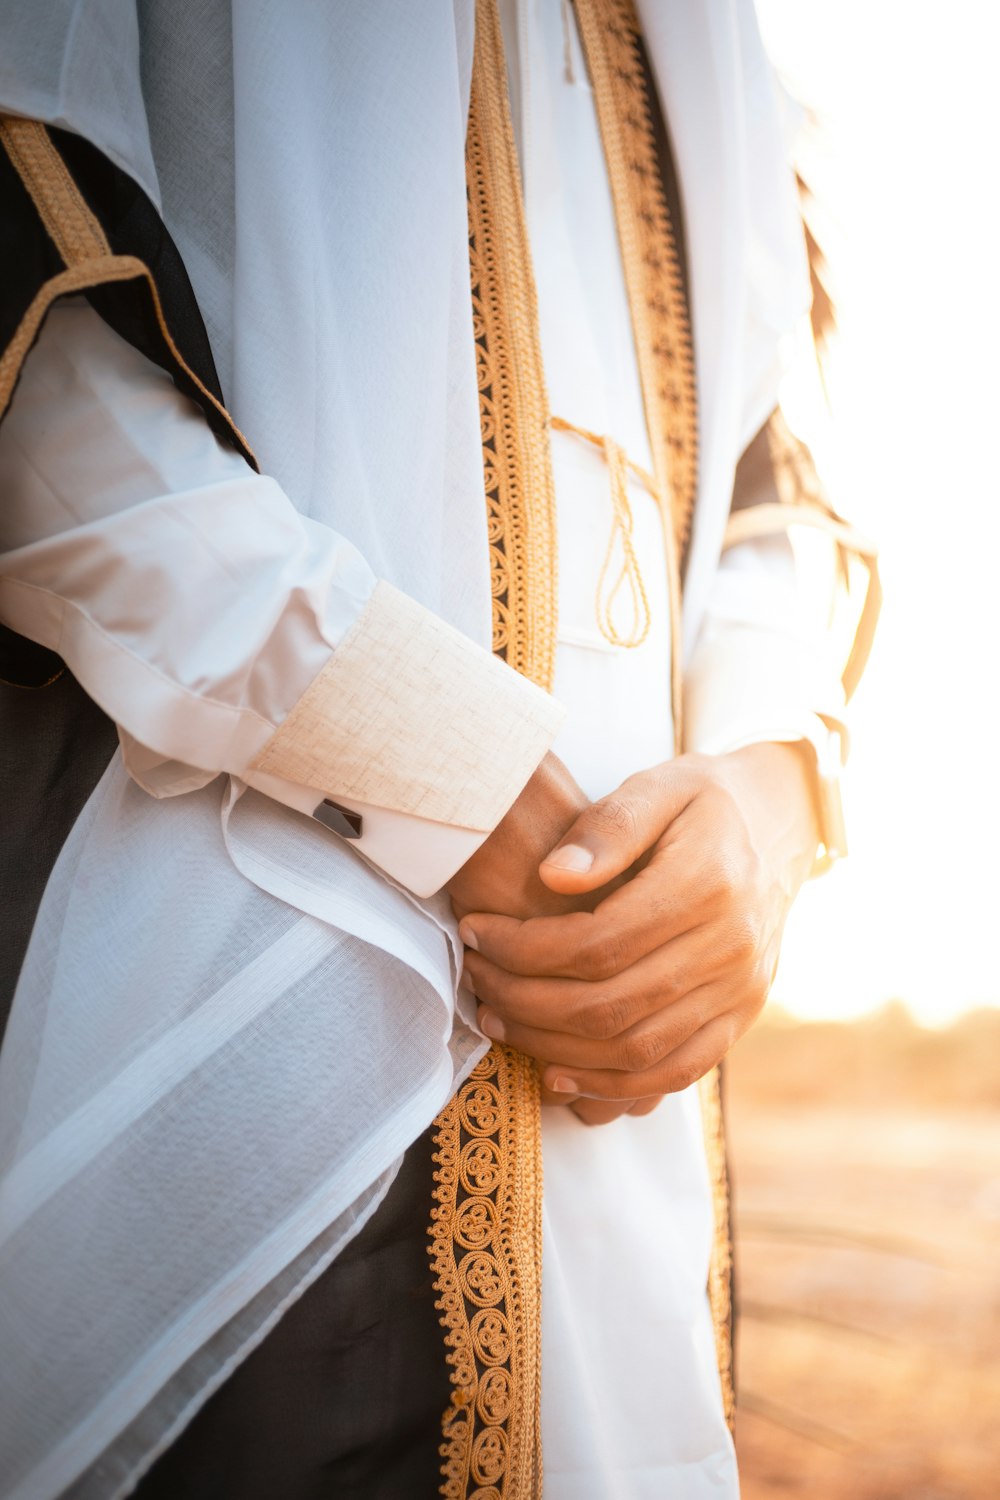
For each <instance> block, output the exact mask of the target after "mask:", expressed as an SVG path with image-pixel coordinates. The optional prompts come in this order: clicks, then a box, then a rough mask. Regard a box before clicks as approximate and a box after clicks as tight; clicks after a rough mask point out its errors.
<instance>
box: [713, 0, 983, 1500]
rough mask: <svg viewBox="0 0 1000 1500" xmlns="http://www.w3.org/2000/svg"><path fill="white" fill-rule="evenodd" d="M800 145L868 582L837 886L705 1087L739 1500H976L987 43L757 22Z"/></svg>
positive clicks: (831, 439) (938, 28)
mask: <svg viewBox="0 0 1000 1500" xmlns="http://www.w3.org/2000/svg"><path fill="white" fill-rule="evenodd" d="M757 4H758V11H759V14H760V19H761V24H762V27H763V30H764V34H765V39H766V41H767V44H768V49H769V51H770V53H771V55H772V57H773V58H774V60H775V62H776V64H777V66H778V69H779V72H780V73H781V76H782V78H783V80H784V81H785V83H786V85H787V87H788V88H789V90H790V91H791V92H792V94H793V95H794V96H795V97H796V98H797V99H799V100H800V101H802V102H803V103H804V104H805V105H806V106H807V107H808V109H809V110H810V111H811V112H812V113H813V114H814V115H815V117H816V121H817V128H814V129H811V130H809V131H808V133H807V141H806V144H805V146H804V150H803V160H802V166H803V168H804V171H805V175H806V177H807V180H808V182H809V184H810V186H811V188H812V189H813V192H814V194H815V204H814V214H815V228H816V230H817V232H818V234H819V237H820V239H821V243H822V244H823V246H824V249H825V250H826V252H827V255H828V259H829V261H830V268H831V274H832V282H833V290H834V293H835V297H836V300H837V303H838V306H839V313H840V333H839V336H838V339H837V342H836V345H835V347H834V349H833V352H832V358H831V362H830V366H829V370H828V378H827V384H828V391H829V397H830V403H831V407H832V414H833V419H834V420H833V423H832V424H831V423H830V422H829V420H828V419H827V418H826V417H825V416H824V414H823V411H822V409H821V403H819V402H818V401H817V399H816V392H815V389H814V388H813V387H812V386H810V385H809V383H808V382H807V383H805V384H803V385H802V386H801V387H800V388H798V389H791V390H789V391H788V392H787V393H786V400H787V404H788V406H789V408H790V411H791V413H792V415H793V417H794V418H795V419H796V422H797V426H798V427H799V429H800V430H801V431H802V433H803V435H804V436H805V437H807V439H808V440H809V441H811V443H812V444H813V446H814V449H815V450H816V452H817V457H818V458H819V460H820V463H821V468H822V470H823V472H824V473H825V474H826V475H827V476H828V477H829V480H830V483H831V489H832V491H833V499H834V502H835V503H836V504H837V506H838V508H839V509H840V510H841V511H842V512H843V513H845V514H846V515H847V516H849V517H850V518H851V519H852V520H853V521H854V522H856V524H857V525H858V526H859V527H860V528H861V529H862V530H864V531H866V532H868V533H870V534H872V535H874V536H875V537H876V538H877V540H878V541H879V543H880V546H881V551H882V564H881V568H882V578H883V584H884V589H885V605H884V609H883V616H882V624H881V628H880V633H879V638H878V641H877V643H876V648H875V652H874V654H873V657H872V661H871V664H870V666H869V670H868V673H867V675H866V677H865V679H864V681H863V683H862V685H861V687H860V689H859V690H858V693H857V696H856V699H855V703H854V711H853V713H852V733H853V747H854V748H853V756H852V761H851V764H850V766H849V768H848V771H847V775H846V785H845V805H846V812H847V819H848V832H849V837H850V844H851V858H850V860H848V861H847V862H846V863H844V864H842V865H840V866H838V867H836V868H835V869H834V870H833V871H832V872H831V873H830V874H828V875H827V876H825V877H823V878H822V879H821V880H819V881H816V882H814V883H813V884H812V885H811V886H810V887H808V888H807V889H806V891H805V892H804V893H803V895H802V897H801V898H800V902H799V906H798V909H797V911H796V912H795V914H794V916H793V919H792V922H791V923H790V925H789V930H788V933H787V936H786V942H785V951H784V956H783V959H782V966H781V970H780V973H779V976H778V980H777V984H776V987H775V991H774V997H773V1000H772V1003H771V1007H770V1010H769V1013H768V1014H767V1015H766V1016H765V1018H764V1019H763V1021H762V1022H761V1023H760V1024H759V1025H758V1027H757V1028H755V1030H754V1031H752V1032H751V1033H750V1035H749V1036H748V1037H747V1038H746V1039H745V1040H744V1041H743V1043H742V1044H741V1045H740V1047H739V1048H738V1049H737V1051H736V1053H735V1054H734V1056H733V1059H732V1063H731V1066H730V1070H729V1080H728V1093H729V1100H728V1104H729V1119H730V1144H731V1150H732V1156H733V1174H734V1190H735V1205H736V1222H737V1230H738V1294H739V1300H740V1304H741V1309H742V1319H741V1324H740V1331H739V1348H738V1362H739V1374H740V1382H741V1406H740V1416H739V1422H738V1432H737V1439H738V1445H739V1447H740V1449H741V1454H742V1463H743V1472H744V1494H745V1500H764V1497H779V1496H788V1497H797V1496H809V1497H811V1500H841V1497H843V1500H847V1497H848V1496H850V1497H851V1500H902V1497H906V1500H995V1497H996V1496H998V1495H1000V963H998V941H997V939H998V932H1000V918H998V913H1000V879H998V875H997V843H998V834H1000V792H998V781H997V772H996V761H997V747H998V743H1000V733H998V731H1000V671H998V667H997V656H998V652H1000V630H998V627H997V617H998V600H1000V477H998V475H1000V468H998V463H997V454H996V448H997V443H998V438H1000V415H998V414H1000V374H998V365H997V360H998V349H1000V294H998V288H1000V254H998V247H1000V192H998V186H997V184H998V182H1000V173H998V170H997V165H996V157H997V147H998V145H1000V88H998V84H997V77H996V74H997V70H998V65H1000V46H998V43H1000V11H998V9H997V8H996V7H994V6H992V5H985V4H983V3H981V0H952V3H951V4H950V5H949V6H948V7H944V6H941V5H933V6H932V5H931V4H928V3H920V0H911V3H903V0H837V3H836V4H834V3H833V0H757Z"/></svg>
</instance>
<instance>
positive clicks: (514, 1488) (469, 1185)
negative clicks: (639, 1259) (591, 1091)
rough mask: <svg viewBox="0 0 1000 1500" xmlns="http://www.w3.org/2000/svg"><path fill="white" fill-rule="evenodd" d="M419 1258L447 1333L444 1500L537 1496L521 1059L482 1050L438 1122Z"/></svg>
mask: <svg viewBox="0 0 1000 1500" xmlns="http://www.w3.org/2000/svg"><path fill="white" fill-rule="evenodd" d="M435 1143H436V1145H437V1148H438V1149H437V1151H436V1152H435V1155H434V1160H435V1162H436V1163H437V1171H436V1172H435V1173H434V1180H435V1182H436V1184H437V1187H436V1189H435V1193H434V1197H435V1199H436V1206H435V1207H434V1209H433V1210H432V1213H431V1228H430V1234H431V1244H430V1247H429V1248H430V1254H431V1257H432V1264H433V1267H434V1271H435V1275H436V1280H435V1286H436V1288H437V1290H438V1293H439V1300H438V1302H437V1303H436V1304H435V1305H436V1306H437V1308H438V1309H439V1311H440V1313H441V1321H442V1324H443V1325H444V1327H445V1328H446V1329H447V1333H446V1337H445V1344H446V1346H447V1348H448V1351H449V1352H448V1356H447V1358H448V1362H449V1364H451V1366H452V1376H451V1378H452V1383H453V1385H454V1390H453V1392H452V1398H451V1406H450V1408H449V1409H448V1411H447V1412H446V1413H445V1417H444V1443H443V1445H442V1448H441V1454H442V1457H443V1459H444V1464H443V1467H442V1473H443V1475H444V1483H443V1484H442V1486H441V1494H442V1495H444V1496H445V1497H447V1500H531V1497H534V1496H537V1495H538V1494H540V1492H541V1445H540V1441H539V1413H538V1395H539V1389H540V1387H539V1337H538V1321H537V1319H538V1309H539V1293H540V1281H541V1256H540V1250H539V1247H540V1242H541V1181H540V1178H539V1167H540V1150H541V1141H540V1135H539V1111H538V1082H537V1077H536V1074H535V1070H534V1067H533V1066H532V1064H531V1063H530V1062H529V1061H528V1059H527V1058H524V1057H522V1056H520V1054H518V1053H516V1052H512V1051H511V1050H510V1049H509V1048H507V1047H493V1048H492V1049H491V1051H489V1052H488V1053H487V1054H486V1056H485V1057H484V1058H483V1059H482V1061H481V1062H480V1063H479V1064H478V1065H477V1067H476V1068H475V1069H474V1070H473V1072H472V1075H471V1077H470V1078H469V1079H468V1081H467V1082H466V1083H465V1084H464V1085H463V1087H462V1088H461V1089H460V1090H459V1092H458V1094H457V1096H456V1098H455V1099H454V1100H453V1101H452V1103H451V1104H450V1105H449V1107H448V1109H447V1110H446V1111H445V1112H444V1114H443V1115H441V1116H440V1117H439V1119H438V1130H437V1134H436V1137H435Z"/></svg>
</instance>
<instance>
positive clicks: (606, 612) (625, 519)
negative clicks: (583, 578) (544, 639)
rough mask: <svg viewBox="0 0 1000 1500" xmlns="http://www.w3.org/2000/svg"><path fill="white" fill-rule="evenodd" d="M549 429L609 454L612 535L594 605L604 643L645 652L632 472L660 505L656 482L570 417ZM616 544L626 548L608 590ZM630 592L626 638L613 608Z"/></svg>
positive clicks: (647, 617) (646, 614)
mask: <svg viewBox="0 0 1000 1500" xmlns="http://www.w3.org/2000/svg"><path fill="white" fill-rule="evenodd" d="M549 426H550V427H551V428H552V429H553V431H555V432H572V433H573V434H574V435H575V436H576V437H579V438H583V439H584V441H585V442H588V443H592V444H593V445H594V447H595V448H600V450H601V451H602V453H603V454H604V459H605V462H606V463H607V466H608V478H609V480H610V490H611V532H610V534H609V536H608V545H607V547H606V549H605V552H604V561H603V562H602V563H601V572H600V576H599V578H598V580H597V597H596V599H595V601H594V605H595V610H596V613H597V624H598V627H599V629H600V632H601V634H602V635H603V636H604V639H605V640H606V641H610V642H611V644H612V646H623V647H625V648H626V649H627V650H631V649H633V648H634V647H636V646H641V645H642V643H643V641H644V640H645V639H646V637H647V636H648V635H649V631H650V626H651V624H652V614H651V612H650V608H649V597H648V595H647V593H646V585H645V582H644V580H643V576H642V570H641V568H640V567H639V559H638V557H637V556H636V551H635V547H634V545H633V543H632V529H633V525H634V522H633V517H632V507H631V505H630V504H629V498H628V473H629V470H630V469H631V471H632V473H633V474H634V475H635V477H636V478H637V479H638V480H639V482H640V483H641V484H643V485H644V486H645V488H646V489H647V490H648V491H649V493H650V495H652V497H653V499H654V500H655V501H656V503H657V505H659V504H660V495H659V491H658V490H657V487H656V480H655V479H654V478H653V476H652V474H650V473H649V472H648V470H646V469H644V468H643V467H642V465H641V464H637V463H634V462H633V461H632V459H630V458H629V456H628V454H627V453H626V452H625V449H624V448H623V447H622V446H621V444H620V443H616V442H615V440H614V438H611V437H608V436H607V435H606V434H605V435H601V434H598V433H596V432H591V431H590V429H589V428H587V427H578V426H577V425H576V423H575V422H567V421H566V419H565V417H550V418H549ZM616 544H617V545H618V546H620V548H621V564H620V566H619V569H618V575H617V577H616V578H615V580H614V582H613V583H612V584H611V586H610V588H608V581H609V579H610V577H611V574H612V565H613V563H614V558H615V549H616ZM626 586H627V589H628V597H629V600H630V603H631V606H632V623H631V629H630V630H629V631H627V632H626V633H625V634H624V635H623V634H622V632H621V631H620V630H619V629H618V626H617V625H616V624H615V621H614V608H615V601H616V600H617V598H618V595H619V593H620V592H621V590H622V588H623V587H626Z"/></svg>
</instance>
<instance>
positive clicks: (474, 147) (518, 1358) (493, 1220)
mask: <svg viewBox="0 0 1000 1500" xmlns="http://www.w3.org/2000/svg"><path fill="white" fill-rule="evenodd" d="M466 170H467V179H468V192H469V253H470V267H471V275H472V310H473V321H474V330H475V341H476V360H477V365H478V377H479V410H480V419H481V423H482V438H483V466H484V474H485V486H486V501H487V506H488V529H489V544H490V571H491V578H492V590H493V649H494V651H495V652H496V653H497V655H498V656H501V657H502V658H503V659H504V660H505V661H507V662H509V663H510V665H511V666H512V667H515V668H516V669H517V670H518V671H519V672H522V673H523V674H524V675H525V676H527V677H530V678H531V679H532V680H533V681H534V682H536V683H538V684H539V686H541V687H544V688H551V686H552V677H553V670H554V666H555V646H556V526H555V492H554V489H553V484H552V471H551V461H550V456H549V434H548V417H549V410H548V399H547V396H546V392H545V379H544V374H543V370H542V360H541V344H540V340H539V335H538V309H537V302H536V298H535V286H534V280H533V277H532V271H531V260H530V255H529V249H528V234H527V227H526V225H525V220H524V208H523V203H522V199H521V186H520V180H519V175H518V165H517V155H516V148H515V144H514V133H513V130H512V128H511V122H510V112H509V107H508V102H507V78H506V70H505V67H504V60H503V43H502V40H501V35H500V23H499V17H498V15H497V9H496V3H495V0H477V7H476V50H475V60H474V65H473V74H472V97H471V102H470V109H469V129H468V137H467V145H466ZM434 1131H435V1134H434V1141H435V1146H436V1151H435V1155H434V1160H435V1162H436V1164H437V1170H436V1171H435V1173H434V1180H435V1184H436V1186H435V1190H434V1199H435V1207H434V1208H433V1210H432V1217H431V1226H430V1246H429V1249H430V1254H431V1258H432V1265H433V1269H434V1273H435V1282H434V1285H435V1288H436V1290H437V1292H438V1301H437V1303H436V1306H437V1308H438V1310H439V1312H440V1313H441V1323H442V1326H443V1327H444V1328H445V1330H446V1333H445V1343H446V1346H447V1349H448V1356H447V1357H448V1362H449V1363H450V1365H451V1366H452V1373H451V1379H452V1384H453V1386H454V1390H453V1392H452V1399H451V1405H450V1407H449V1408H448V1410H447V1411H446V1412H445V1414H444V1419H443V1436H444V1442H443V1444H442V1447H441V1456H442V1459H443V1463H442V1469H441V1472H442V1475H443V1481H444V1482H443V1484H442V1485H441V1494H442V1495H444V1496H446V1497H448V1500H538V1497H539V1496H540V1495H541V1489H542V1459H541V1432H540V1416H539V1396H540V1389H541V1387H540V1369H539V1366H540V1352H541V1273H542V1156H541V1120H540V1100H539V1090H538V1076H537V1073H536V1071H535V1066H534V1064H533V1063H532V1062H530V1061H529V1060H528V1059H527V1058H524V1057H522V1056H520V1055H519V1054H518V1053H516V1052H512V1051H511V1050H510V1049H509V1048H506V1047H500V1046H494V1047H493V1048H492V1049H491V1051H490V1052H489V1053H488V1054H487V1056H486V1057H484V1058H483V1060H482V1062H480V1063H479V1065H478V1067H476V1068H475V1069H474V1071H473V1073H472V1076H471V1077H470V1078H469V1080H468V1081H467V1082H466V1083H465V1084H464V1085H463V1086H462V1088H460V1089H459V1091H458V1094H457V1095H456V1096H455V1098H454V1099H453V1100H452V1101H451V1103H450V1104H449V1105H448V1106H447V1108H446V1109H445V1110H444V1111H443V1113H442V1114H440V1115H439V1116H438V1118H437V1120H436V1121H435V1122H434Z"/></svg>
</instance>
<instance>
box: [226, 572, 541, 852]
mask: <svg viewBox="0 0 1000 1500" xmlns="http://www.w3.org/2000/svg"><path fill="white" fill-rule="evenodd" d="M562 718H563V711H562V709H561V707H560V706H559V705H558V704H557V703H556V702H555V700H554V699H552V698H550V697H549V696H548V695H547V694H546V693H544V692H542V690H541V689H540V688H537V687H536V686H535V685H534V684H533V683H531V682H529V681H527V679H526V678H524V677H521V676H519V675H518V674H517V673H516V672H514V671H513V670H512V669H511V668H510V667H508V666H506V665H505V664H504V663H503V662H501V661H499V660H498V659H497V658H496V657H494V656H491V655H490V653H489V652H488V651H485V650H484V649H483V648H482V647H480V646H477V645H476V644H475V643H474V642H473V641H470V640H469V639H468V637H466V636H464V635H462V633H461V632H460V631H458V630H456V629H455V628H454V627H453V626H451V625H449V624H447V623H446V622H445V621H444V620H442V619H440V618H439V617H438V616H437V615H435V614H433V613H432V612H431V611H430V610H428V609H425V608H424V607H423V606H422V605H420V604H418V603H417V602H416V601H415V600H413V599H411V598H409V597H408V596H407V595H406V594H402V593H400V592H399V590H398V589H395V588H393V587H392V585H391V584H388V583H385V582H381V581H380V582H379V583H378V584H377V585H376V587H375V590H374V592H373V594H372V596H371V598H370V600H369V601H368V604H367V605H366V606H365V608H364V610H363V611H362V613H361V615H360V616H359V617H358V619H357V621H356V622H355V624H354V625H353V627H352V628H351V630H350V631H349V632H348V634H347V635H346V636H345V637H344V639H343V641H342V642H341V643H340V645H339V646H338V647H337V649H336V650H335V651H334V653H333V655H332V656H331V658H330V660H329V662H328V663H327V665H326V666H325V667H324V668H323V669H322V671H321V672H320V673H319V674H318V676H317V677H315V678H314V679H313V681H312V683H311V684H310V685H309V687H308V688H307V689H306V691H305V693H304V694H303V695H302V697H301V698H300V699H299V701H298V702H297V703H296V704H295V706H294V708H293V709H292V710H291V712H290V713H289V715H288V717H287V718H286V719H285V720H284V722H283V723H282V724H281V725H280V727H279V728H278V730H277V731H276V733H275V734H274V735H272V737H271V739H270V740H269V741H268V742H267V744H266V745H265V746H264V748H263V750H262V751H261V752H260V754H259V755H258V756H257V757H256V759H255V760H254V761H253V762H252V769H253V770H256V771H263V772H265V773H267V774H268V775H273V776H281V777H284V778H286V779H287V780H289V781H294V782H298V783H299V784H300V785H302V786H309V787H316V788H317V789H318V790H321V791H323V792H324V793H325V794H326V795H328V796H331V797H333V798H335V799H336V800H338V801H345V800H346V801H349V800H350V799H351V798H352V797H353V798H355V799H357V800H359V801H362V802H369V803H372V804H374V805H375V806H377V807H384V808H389V809H392V810H394V811H396V812H402V813H408V814H410V815H412V816H415V817H419V818H428V819H432V820H434V821H435V822H438V823H445V824H449V825H453V826H458V827H462V828H469V829H476V830H479V831H481V832H489V831H490V830H492V829H493V828H494V827H495V826H496V825H497V823H499V821H500V819H501V818H502V817H503V815H504V813H505V812H506V811H507V809H508V808H509V807H510V806H511V804H512V803H513V802H514V800H515V799H516V797H517V795H518V793H519V792H520V790H521V788H522V787H523V786H524V784H525V783H526V782H527V781H528V779H529V778H530V776H531V774H532V772H533V771H534V770H535V768H536V766H537V765H538V763H539V762H540V761H541V759H542V757H543V756H544V754H545V752H546V751H547V749H548V748H549V745H550V744H551V743H552V740H553V739H554V738H555V735H556V731H557V730H558V728H559V725H560V724H561V722H562Z"/></svg>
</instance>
